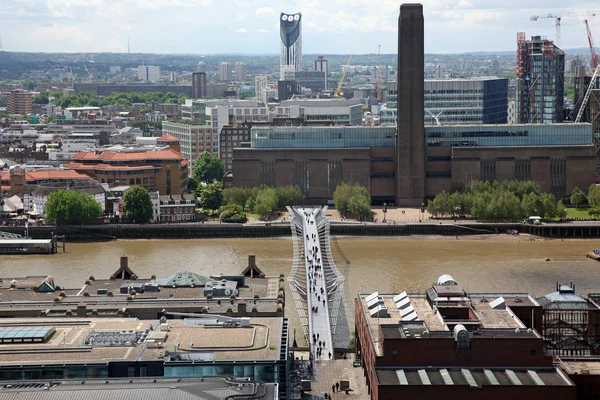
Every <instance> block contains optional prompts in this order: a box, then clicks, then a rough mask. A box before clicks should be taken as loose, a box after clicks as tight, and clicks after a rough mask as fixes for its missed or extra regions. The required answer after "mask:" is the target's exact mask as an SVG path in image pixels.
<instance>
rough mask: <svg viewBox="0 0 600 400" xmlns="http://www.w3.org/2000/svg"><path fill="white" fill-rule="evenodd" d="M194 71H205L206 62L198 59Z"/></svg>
mask: <svg viewBox="0 0 600 400" xmlns="http://www.w3.org/2000/svg"><path fill="white" fill-rule="evenodd" d="M196 72H206V63H205V62H204V61H200V62H199V63H198V65H196Z"/></svg>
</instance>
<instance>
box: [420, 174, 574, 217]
mask: <svg viewBox="0 0 600 400" xmlns="http://www.w3.org/2000/svg"><path fill="white" fill-rule="evenodd" d="M427 211H428V212H429V213H431V214H432V215H433V216H434V217H439V216H441V217H457V216H460V215H469V216H473V217H475V218H477V219H480V220H485V221H507V220H508V221H517V220H522V219H524V218H527V217H529V216H532V215H536V216H540V217H542V218H555V217H564V216H565V205H564V204H563V202H562V201H558V202H557V201H556V198H555V197H554V196H553V195H552V194H550V193H541V192H540V188H539V186H538V185H537V184H536V183H535V182H533V181H516V180H514V181H504V182H497V181H496V182H493V183H490V182H480V181H477V182H473V183H472V184H471V185H469V186H468V187H465V188H464V189H463V190H461V191H456V192H453V193H448V192H446V191H442V193H440V194H438V195H437V196H435V198H434V199H433V200H429V202H428V204H427Z"/></svg>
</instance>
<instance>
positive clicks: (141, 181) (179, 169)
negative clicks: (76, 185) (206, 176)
mask: <svg viewBox="0 0 600 400" xmlns="http://www.w3.org/2000/svg"><path fill="white" fill-rule="evenodd" d="M159 139H160V138H159ZM158 142H159V140H158V139H157V143H158ZM66 167H67V168H72V169H74V170H75V171H78V172H82V173H85V174H87V175H89V176H91V177H93V178H95V179H96V180H97V181H98V182H100V183H107V184H108V186H109V187H114V186H121V185H137V186H142V187H145V188H146V189H148V190H149V191H158V192H160V193H164V194H180V193H185V192H186V191H187V182H188V161H187V160H185V159H184V158H183V156H182V155H181V153H179V152H178V151H176V150H174V149H173V148H169V147H168V146H166V145H157V146H154V147H150V146H145V147H139V146H129V147H126V146H114V147H108V148H102V149H97V150H95V151H82V152H80V153H78V154H75V155H74V156H73V157H72V158H71V162H70V163H68V164H66Z"/></svg>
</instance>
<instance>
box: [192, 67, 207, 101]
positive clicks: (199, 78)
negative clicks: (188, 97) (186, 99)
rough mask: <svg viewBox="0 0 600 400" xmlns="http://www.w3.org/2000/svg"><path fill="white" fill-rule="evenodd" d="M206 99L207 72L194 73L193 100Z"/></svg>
mask: <svg viewBox="0 0 600 400" xmlns="http://www.w3.org/2000/svg"><path fill="white" fill-rule="evenodd" d="M202 97H206V72H194V73H192V98H193V99H200V98H202Z"/></svg>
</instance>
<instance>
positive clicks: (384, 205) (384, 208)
mask: <svg viewBox="0 0 600 400" xmlns="http://www.w3.org/2000/svg"><path fill="white" fill-rule="evenodd" d="M386 214H387V203H383V221H382V222H383V223H384V224H385V223H386V222H387V220H386Z"/></svg>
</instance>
